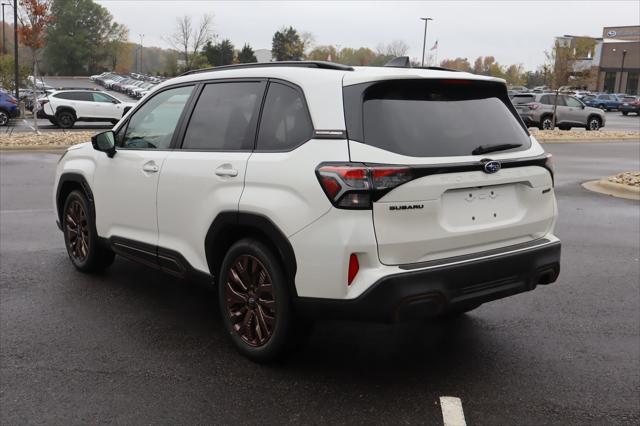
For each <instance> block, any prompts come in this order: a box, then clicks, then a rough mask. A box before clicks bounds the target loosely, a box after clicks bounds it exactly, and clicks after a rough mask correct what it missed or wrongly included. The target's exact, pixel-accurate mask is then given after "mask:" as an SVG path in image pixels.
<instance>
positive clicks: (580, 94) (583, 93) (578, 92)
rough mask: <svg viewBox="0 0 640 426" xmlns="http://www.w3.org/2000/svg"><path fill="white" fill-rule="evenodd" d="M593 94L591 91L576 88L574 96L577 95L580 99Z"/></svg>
mask: <svg viewBox="0 0 640 426" xmlns="http://www.w3.org/2000/svg"><path fill="white" fill-rule="evenodd" d="M590 94H591V92H589V91H587V90H576V91H575V92H574V94H573V96H575V97H576V98H578V99H582V98H584V97H585V96H589V95H590Z"/></svg>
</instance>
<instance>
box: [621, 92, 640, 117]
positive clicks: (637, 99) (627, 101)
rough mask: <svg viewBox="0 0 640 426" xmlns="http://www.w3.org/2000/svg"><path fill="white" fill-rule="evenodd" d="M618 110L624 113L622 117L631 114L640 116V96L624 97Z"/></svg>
mask: <svg viewBox="0 0 640 426" xmlns="http://www.w3.org/2000/svg"><path fill="white" fill-rule="evenodd" d="M618 110H619V111H620V112H622V115H628V114H629V113H636V114H638V115H640V96H625V97H623V98H622V99H621V103H620V107H619V108H618Z"/></svg>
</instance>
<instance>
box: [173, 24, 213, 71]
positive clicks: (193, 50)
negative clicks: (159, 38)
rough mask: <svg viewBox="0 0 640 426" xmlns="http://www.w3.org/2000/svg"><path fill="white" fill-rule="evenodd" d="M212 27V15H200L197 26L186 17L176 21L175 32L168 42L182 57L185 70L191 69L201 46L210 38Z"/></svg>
mask: <svg viewBox="0 0 640 426" xmlns="http://www.w3.org/2000/svg"><path fill="white" fill-rule="evenodd" d="M212 27H213V15H202V18H201V19H200V23H199V25H195V24H194V23H193V21H192V20H191V16H188V15H185V16H183V17H182V18H178V19H177V30H176V32H175V33H174V34H172V35H171V36H169V39H168V41H169V43H171V44H172V45H173V47H174V48H175V49H176V50H178V51H179V52H181V53H182V54H183V55H184V63H185V70H187V71H188V70H190V69H191V68H192V67H193V64H194V60H195V58H196V56H197V55H198V54H199V52H200V50H201V49H202V46H204V44H205V43H206V42H207V40H209V39H210V38H211V35H212Z"/></svg>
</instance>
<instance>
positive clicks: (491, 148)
mask: <svg viewBox="0 0 640 426" xmlns="http://www.w3.org/2000/svg"><path fill="white" fill-rule="evenodd" d="M521 146H522V144H521V143H503V144H496V145H480V146H479V147H477V148H476V149H474V150H473V151H471V154H472V155H480V154H486V153H487V152H495V151H504V150H506V149H513V148H520V147H521Z"/></svg>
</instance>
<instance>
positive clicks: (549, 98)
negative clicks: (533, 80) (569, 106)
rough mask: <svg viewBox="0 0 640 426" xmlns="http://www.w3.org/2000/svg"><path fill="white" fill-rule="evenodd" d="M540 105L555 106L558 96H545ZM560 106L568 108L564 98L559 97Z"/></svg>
mask: <svg viewBox="0 0 640 426" xmlns="http://www.w3.org/2000/svg"><path fill="white" fill-rule="evenodd" d="M540 103H541V104H545V105H551V106H553V105H555V103H556V95H544V96H543V97H542V98H540ZM558 106H566V104H565V103H564V96H559V97H558Z"/></svg>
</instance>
